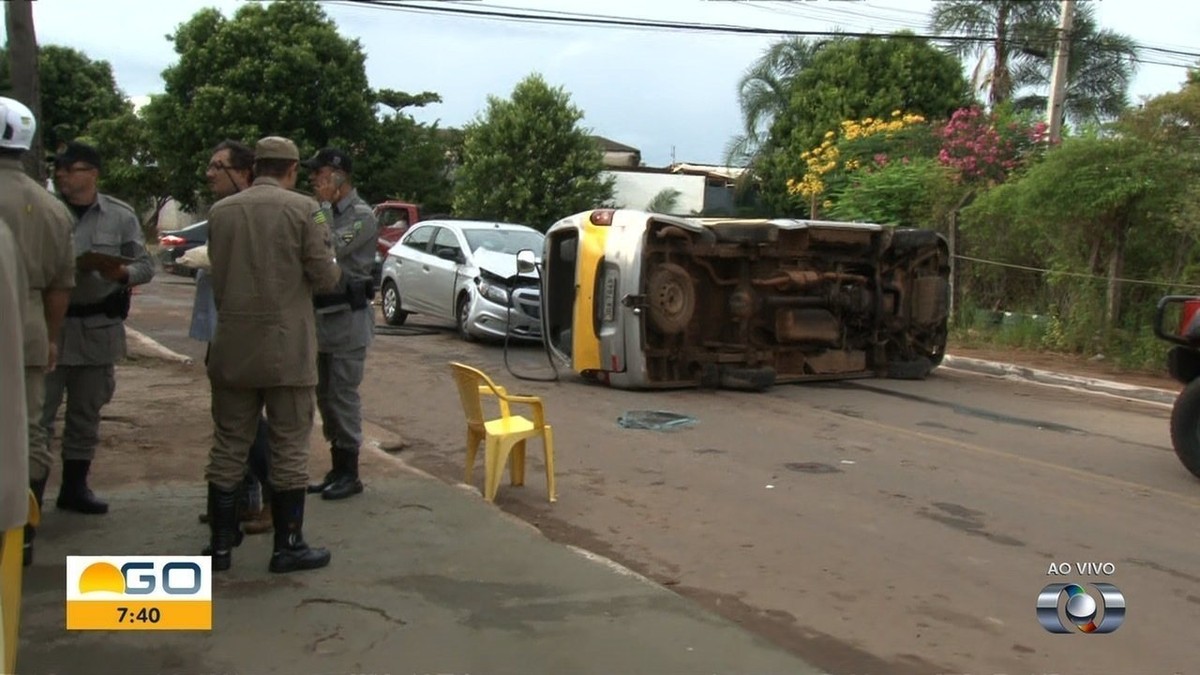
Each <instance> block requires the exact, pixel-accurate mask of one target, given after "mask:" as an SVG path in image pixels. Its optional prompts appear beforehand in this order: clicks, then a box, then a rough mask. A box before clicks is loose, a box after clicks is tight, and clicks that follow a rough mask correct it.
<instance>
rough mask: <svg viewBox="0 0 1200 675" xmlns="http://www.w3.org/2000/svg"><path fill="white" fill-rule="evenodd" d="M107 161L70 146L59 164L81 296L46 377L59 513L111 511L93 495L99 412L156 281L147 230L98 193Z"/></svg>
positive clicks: (45, 414)
mask: <svg viewBox="0 0 1200 675" xmlns="http://www.w3.org/2000/svg"><path fill="white" fill-rule="evenodd" d="M100 169H101V158H100V153H99V152H98V151H96V149H95V148H93V147H91V146H89V145H86V144H84V143H80V142H71V143H69V144H67V146H66V148H65V149H64V150H63V151H62V152H61V153H59V154H58V155H56V156H55V158H54V184H55V186H56V187H57V189H58V192H59V194H60V195H61V196H62V198H63V201H64V202H65V203H66V204H67V207H68V208H69V209H70V210H71V211H72V212H73V213H74V214H75V217H76V218H77V219H78V220H77V221H76V223H75V227H74V231H73V233H72V236H73V239H74V243H75V252H76V254H77V257H76V259H75V270H76V271H75V288H74V289H73V290H72V291H71V302H70V305H68V307H67V317H66V320H65V321H64V322H63V328H62V333H61V335H60V336H59V343H58V367H57V368H56V369H55V370H54V371H53V372H51V373H49V374H48V375H47V376H46V404H45V407H44V409H43V410H42V425H43V426H44V427H45V428H46V431H47V434H48V435H49V436H50V437H53V428H54V420H55V417H56V416H57V415H58V409H59V407H60V406H61V405H62V403H63V399H64V397H65V399H66V413H65V415H64V424H63V438H62V458H63V480H62V488H61V490H60V492H59V495H58V501H57V502H56V503H57V506H58V508H60V509H64V510H68V511H76V512H78V513H87V514H102V513H107V512H108V504H107V503H105V502H103V501H100V500H99V499H97V498H96V496H95V495H94V494H93V493H92V490H91V489H90V488H89V487H88V483H87V478H88V473H89V472H90V470H91V464H92V460H93V459H94V458H95V455H96V446H97V445H99V443H100V410H101V408H103V407H104V406H105V405H106V404H107V403H108V402H109V401H110V400H112V396H113V392H114V391H115V390H116V378H115V372H116V368H115V364H116V362H117V361H119V360H121V359H123V358H125V355H126V346H125V318H126V317H127V316H128V315H129V304H130V298H131V296H132V292H133V287H134V286H138V285H140V284H144V283H147V282H148V281H150V279H151V278H153V276H154V265H153V263H152V262H151V260H150V254H149V253H148V252H147V251H146V246H145V239H144V238H143V236H142V227H141V222H140V221H139V220H138V217H137V214H136V213H134V211H133V209H132V208H130V206H129V205H128V204H126V203H125V202H122V201H120V200H119V199H115V198H113V197H110V196H108V195H105V194H101V193H100V192H99V191H98V188H97V186H98V182H99V179H100Z"/></svg>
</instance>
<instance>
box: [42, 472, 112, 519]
mask: <svg viewBox="0 0 1200 675" xmlns="http://www.w3.org/2000/svg"><path fill="white" fill-rule="evenodd" d="M91 468H92V463H91V461H90V460H86V459H68V460H64V461H63V482H62V487H61V488H59V491H58V501H57V502H55V503H56V504H57V505H58V508H60V509H62V510H64V511H75V512H77V513H87V514H91V515H99V514H102V513H108V504H106V503H104V502H102V501H100V500H99V499H96V495H95V494H93V493H92V490H91V488H89V487H88V484H87V477H88V471H90V470H91Z"/></svg>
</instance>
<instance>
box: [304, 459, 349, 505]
mask: <svg viewBox="0 0 1200 675" xmlns="http://www.w3.org/2000/svg"><path fill="white" fill-rule="evenodd" d="M329 456H330V459H331V460H332V461H333V468H332V469H330V470H329V471H328V472H326V473H325V478H324V479H322V480H321V482H320V483H312V484H311V485H309V486H308V494H310V495H315V494H317V493H318V492H324V491H325V488H327V487H329V486H330V485H333V482H334V481H335V480H337V477H338V475H339V474H341V473H342V466H343V465H344V464H345V462H346V459H345V453H343V452H341V451H340V450H338V449H337V448H330V449H329Z"/></svg>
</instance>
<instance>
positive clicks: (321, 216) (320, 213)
mask: <svg viewBox="0 0 1200 675" xmlns="http://www.w3.org/2000/svg"><path fill="white" fill-rule="evenodd" d="M312 219H313V222H314V223H316V224H318V225H324V224H326V223H328V222H329V220H328V219H327V218H326V217H325V209H317V210H316V211H313V214H312Z"/></svg>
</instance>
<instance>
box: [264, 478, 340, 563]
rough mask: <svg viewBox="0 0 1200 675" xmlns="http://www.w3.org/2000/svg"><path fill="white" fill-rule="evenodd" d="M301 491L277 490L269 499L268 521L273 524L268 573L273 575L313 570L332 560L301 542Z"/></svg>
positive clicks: (319, 550)
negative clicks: (273, 543) (271, 550)
mask: <svg viewBox="0 0 1200 675" xmlns="http://www.w3.org/2000/svg"><path fill="white" fill-rule="evenodd" d="M305 496H306V495H305V490H304V488H296V489H294V490H279V491H277V492H274V493H273V494H272V495H271V517H272V519H273V520H274V521H275V551H274V553H272V554H271V565H270V566H269V567H268V569H269V570H270V571H272V572H275V573H283V572H298V571H300V570H315V569H317V568H319V567H324V566H326V565H328V564H329V559H330V558H331V557H332V556H331V555H330V553H329V551H327V550H325V549H323V548H311V547H310V546H309V545H308V544H306V543H305V542H304V533H303V529H304V499H305Z"/></svg>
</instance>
